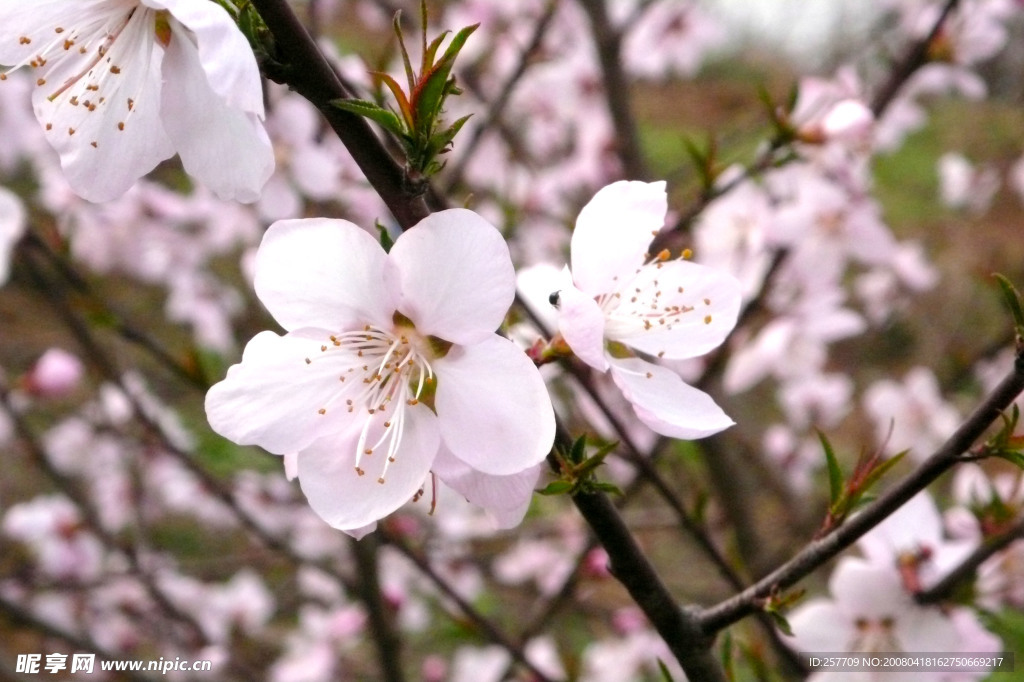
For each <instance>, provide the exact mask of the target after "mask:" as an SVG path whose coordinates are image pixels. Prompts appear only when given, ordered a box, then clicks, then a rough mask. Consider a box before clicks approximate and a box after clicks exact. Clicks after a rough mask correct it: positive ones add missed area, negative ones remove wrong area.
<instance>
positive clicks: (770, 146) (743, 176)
mask: <svg viewBox="0 0 1024 682" xmlns="http://www.w3.org/2000/svg"><path fill="white" fill-rule="evenodd" d="M581 1H582V0H581ZM958 4H959V0H947V2H946V5H945V6H944V7H943V9H942V12H940V14H939V16H938V18H937V19H936V21H935V24H934V25H933V26H932V28H931V30H930V31H929V32H928V34H927V35H926V36H925V37H924V38H922V39H921V40H919V41H918V42H916V43H914V45H913V46H911V48H910V49H909V50H908V51H907V55H906V56H905V57H904V58H903V60H902V61H900V63H899V64H897V65H896V66H895V67H894V68H893V70H892V75H891V76H890V78H889V80H888V81H886V83H885V84H884V85H883V86H882V87H881V88H879V90H878V92H877V93H876V94H875V96H874V98H873V99H872V101H871V111H872V113H874V115H875V118H881V117H882V115H883V114H884V113H885V111H886V109H888V108H889V105H890V104H892V101H893V100H894V99H895V98H896V95H897V94H899V91H900V89H901V88H902V87H903V86H904V85H906V83H907V81H908V80H910V77H911V76H913V75H914V73H916V72H917V70H918V69H920V68H921V67H922V66H924V65H925V64H926V63H927V61H928V48H929V46H930V45H931V43H932V41H933V40H934V39H935V36H937V35H938V34H939V32H940V31H941V30H942V27H943V25H944V24H945V22H946V19H947V18H948V17H949V15H950V13H951V12H952V11H953V10H954V9H956V7H957V5H958ZM795 158H798V157H797V156H796V155H795V153H794V151H793V148H792V145H791V143H790V142H789V141H786V140H784V139H782V138H781V137H778V136H776V137H774V138H772V139H771V140H769V141H768V143H767V146H766V147H765V148H764V151H762V152H761V153H760V154H758V156H757V158H756V159H754V160H753V161H752V162H751V163H749V164H748V165H747V166H745V167H744V168H743V169H742V170H741V172H740V173H738V174H737V175H736V176H735V177H733V178H731V179H730V180H729V181H728V182H725V183H722V184H721V185H717V186H715V187H713V188H711V189H709V190H707V191H705V192H702V193H701V195H700V196H699V197H698V198H697V199H696V200H695V201H693V202H692V203H691V204H690V205H689V206H687V207H686V208H685V209H684V210H682V211H681V212H680V213H679V215H678V217H677V218H676V223H675V225H674V226H672V227H671V228H670V229H667V230H663V231H662V232H661V234H660V235H659V236H658V237H656V238H655V240H654V243H652V244H651V249H652V253H657V252H658V251H660V250H661V249H663V248H668V249H670V250H671V248H672V246H673V242H674V241H675V239H676V233H680V232H685V231H687V230H688V229H689V228H690V226H691V224H692V223H693V221H694V220H696V219H697V217H698V216H700V214H701V213H703V212H704V209H706V208H707V207H708V204H710V203H711V202H712V201H714V200H715V199H718V198H720V197H722V196H724V195H726V194H728V193H729V192H731V191H732V190H734V189H736V188H737V187H739V186H740V185H741V184H743V183H744V182H746V181H747V180H750V179H751V178H755V177H757V176H759V175H761V174H762V173H765V172H767V171H769V170H771V169H772V168H774V167H776V166H778V165H780V164H783V163H787V162H788V161H789V160H792V159H795Z"/></svg>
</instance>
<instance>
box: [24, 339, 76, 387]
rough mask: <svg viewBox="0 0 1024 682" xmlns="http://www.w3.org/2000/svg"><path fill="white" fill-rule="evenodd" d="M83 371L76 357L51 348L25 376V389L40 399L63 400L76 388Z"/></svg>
mask: <svg viewBox="0 0 1024 682" xmlns="http://www.w3.org/2000/svg"><path fill="white" fill-rule="evenodd" d="M83 371H84V368H83V367H82V362H81V360H79V359H78V358H77V357H75V356H74V355H72V354H71V353H68V352H67V351H65V350H62V349H60V348H51V349H49V350H48V351H46V352H45V353H43V355H42V356H41V357H40V358H39V359H38V360H36V364H35V365H33V366H32V369H31V370H29V372H28V374H26V375H25V379H24V382H25V388H26V390H27V391H28V392H29V393H31V394H32V395H35V396H38V397H41V398H63V397H64V396H67V395H69V394H70V393H71V392H72V391H74V390H75V388H76V387H77V386H78V383H79V382H80V381H81V380H82V374H83Z"/></svg>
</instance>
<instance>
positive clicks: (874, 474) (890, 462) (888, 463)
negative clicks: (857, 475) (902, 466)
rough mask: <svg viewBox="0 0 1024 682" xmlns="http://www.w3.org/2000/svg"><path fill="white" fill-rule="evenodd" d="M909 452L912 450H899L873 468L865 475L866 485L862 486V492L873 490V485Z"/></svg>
mask: <svg viewBox="0 0 1024 682" xmlns="http://www.w3.org/2000/svg"><path fill="white" fill-rule="evenodd" d="M908 452H910V451H909V450H904V451H903V452H898V453H896V454H895V455H893V456H892V457H890V458H889V459H887V460H885V461H883V462H882V463H881V464H879V465H878V466H876V467H875V468H874V469H872V470H871V472H870V473H868V475H867V476H865V477H864V485H863V486H862V487H861V492H862V493H866V492H867V491H869V490H871V488H872V486H874V485H875V484H876V483H878V482H879V481H880V480H882V477H883V476H885V475H886V474H887V473H888V472H889V470H890V469H892V468H893V467H894V466H896V465H897V464H899V463H900V461H901V460H902V459H903V458H904V457H906V456H907V453H908Z"/></svg>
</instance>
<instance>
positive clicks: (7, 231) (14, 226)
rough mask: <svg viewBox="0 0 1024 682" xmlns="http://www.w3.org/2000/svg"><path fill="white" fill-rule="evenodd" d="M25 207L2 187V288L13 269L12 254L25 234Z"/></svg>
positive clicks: (0, 233)
mask: <svg viewBox="0 0 1024 682" xmlns="http://www.w3.org/2000/svg"><path fill="white" fill-rule="evenodd" d="M26 217H27V216H26V213H25V206H24V204H22V203H21V199H20V198H18V195H17V194H15V193H14V192H11V191H10V190H8V189H6V188H4V187H0V286H3V285H4V284H5V283H6V282H7V276H8V275H9V274H10V268H11V252H12V251H13V250H14V245H15V244H17V243H18V240H19V239H21V235H23V234H25V220H26Z"/></svg>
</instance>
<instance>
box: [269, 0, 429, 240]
mask: <svg viewBox="0 0 1024 682" xmlns="http://www.w3.org/2000/svg"><path fill="white" fill-rule="evenodd" d="M252 4H253V6H254V7H255V8H256V9H257V11H259V13H260V16H261V17H262V18H263V21H264V22H266V24H267V27H268V28H269V29H270V30H271V32H272V33H273V34H274V41H275V46H276V49H277V55H276V61H273V62H264V63H263V64H262V65H261V66H262V69H263V72H264V73H265V74H266V75H267V77H268V78H270V79H271V80H274V81H276V82H279V83H283V84H285V85H288V86H289V87H291V88H292V89H294V90H295V91H296V92H297V93H299V94H300V95H302V96H303V97H305V98H306V99H308V100H309V101H310V102H312V103H313V105H314V106H315V107H316V108H317V109H319V110H320V113H321V114H323V116H324V118H326V119H327V122H328V123H329V124H330V126H331V129H332V130H334V132H335V134H336V135H337V136H338V139H340V140H341V141H342V143H343V144H344V145H345V147H346V148H347V149H348V151H349V153H350V154H352V158H353V159H355V162H356V164H357V165H358V166H359V168H360V169H361V170H362V171H363V174H364V175H365V176H366V179H367V180H368V181H369V182H370V184H371V185H372V186H373V188H374V189H375V190H376V191H377V194H379V195H380V197H381V199H383V200H384V203H385V204H387V207H388V209H389V210H390V211H391V213H392V215H394V217H395V220H397V221H398V224H399V225H400V226H401V227H402V228H403V229H408V228H410V227H412V226H413V225H415V224H416V223H418V222H419V221H420V220H422V219H423V218H425V217H427V215H429V213H430V211H429V209H428V208H427V204H426V201H425V200H424V197H423V187H422V186H421V187H418V188H417V187H415V186H413V185H414V184H415V183H411V182H410V181H409V178H408V176H407V174H406V173H405V171H404V170H403V169H402V166H401V165H399V164H398V163H397V162H396V161H395V160H394V159H393V158H392V157H391V155H390V154H388V152H387V149H386V148H385V147H384V145H383V144H382V143H381V141H380V139H379V138H378V137H377V136H376V135H375V134H374V132H373V130H372V129H371V128H370V125H369V124H368V123H367V122H366V120H364V119H363V118H361V117H359V116H357V115H355V114H351V113H349V112H347V111H342V110H341V109H339V108H337V107H335V106H333V105H332V104H331V102H332V101H334V100H337V99H347V98H350V97H351V93H350V92H349V91H348V90H347V89H346V88H345V86H344V85H343V84H342V82H341V80H340V79H339V78H338V75H337V74H336V73H335V72H334V69H333V68H332V67H331V65H330V64H329V63H328V61H327V59H326V58H325V57H324V55H323V53H321V52H320V50H319V48H318V47H317V46H316V43H315V42H314V41H313V39H312V37H310V35H309V33H308V32H307V31H306V29H305V27H304V26H303V25H302V22H300V21H299V19H298V17H297V16H295V13H294V12H293V11H292V9H291V7H290V6H289V5H288V2H287V1H286V0H252Z"/></svg>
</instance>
